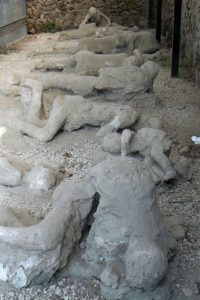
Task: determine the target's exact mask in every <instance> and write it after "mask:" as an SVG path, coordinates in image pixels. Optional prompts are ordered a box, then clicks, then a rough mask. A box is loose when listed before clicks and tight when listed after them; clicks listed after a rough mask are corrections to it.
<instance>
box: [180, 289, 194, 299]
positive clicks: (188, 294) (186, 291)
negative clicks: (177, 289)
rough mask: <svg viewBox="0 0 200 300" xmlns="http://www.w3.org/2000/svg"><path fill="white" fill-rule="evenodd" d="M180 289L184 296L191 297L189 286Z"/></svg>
mask: <svg viewBox="0 0 200 300" xmlns="http://www.w3.org/2000/svg"><path fill="white" fill-rule="evenodd" d="M181 290H182V292H183V294H184V296H186V297H192V294H193V292H192V290H191V289H189V288H182V289H181Z"/></svg>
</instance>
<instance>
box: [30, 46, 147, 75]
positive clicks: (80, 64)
mask: <svg viewBox="0 0 200 300" xmlns="http://www.w3.org/2000/svg"><path fill="white" fill-rule="evenodd" d="M133 54H134V58H132V59H131V58H127V54H125V53H119V54H95V53H93V52H91V51H88V50H81V51H79V52H78V53H76V54H74V55H71V56H70V57H67V58H66V59H65V60H63V59H62V60H61V59H57V60H55V59H54V60H53V61H52V60H50V59H46V60H42V61H40V62H38V63H36V64H35V66H34V69H35V70H42V71H62V70H65V71H68V72H75V73H79V74H80V75H90V76H98V73H99V70H100V69H101V68H105V67H119V66H122V65H123V64H124V63H126V61H128V60H132V61H133V59H134V61H135V65H137V66H141V65H142V64H143V63H144V59H143V57H142V55H141V53H140V51H139V50H137V49H136V50H134V53H133ZM126 58H127V59H126ZM125 59H126V60H125Z"/></svg>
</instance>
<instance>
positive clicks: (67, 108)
mask: <svg viewBox="0 0 200 300" xmlns="http://www.w3.org/2000/svg"><path fill="white" fill-rule="evenodd" d="M21 84H22V85H23V87H24V88H25V87H26V88H28V89H30V90H31V93H30V94H29V95H30V96H29V97H30V98H29V99H28V100H27V97H22V98H21V102H22V103H21V108H22V118H21V119H14V118H8V117H6V116H5V114H4V115H2V116H0V124H1V125H4V126H8V127H11V128H13V129H16V130H18V131H20V132H21V133H23V134H26V135H28V136H30V137H33V138H35V139H37V140H39V141H42V142H48V141H50V140H52V139H53V138H54V136H55V135H56V134H57V132H58V131H59V130H61V129H64V130H66V131H68V132H70V131H72V130H76V129H79V128H81V127H83V126H85V125H91V126H95V127H101V126H102V125H105V124H106V127H105V128H104V127H103V128H102V131H101V136H103V135H105V134H108V133H110V132H113V131H117V130H118V129H125V128H128V127H130V126H131V125H132V124H134V123H135V122H136V120H137V117H138V115H137V113H136V111H135V110H134V109H133V108H132V107H130V106H127V105H121V106H119V105H115V104H107V103H96V102H90V101H89V100H87V99H85V98H83V97H82V96H71V95H65V96H58V97H56V98H55V100H54V102H53V105H52V109H51V112H50V114H49V118H48V119H47V120H45V119H43V120H42V119H41V118H40V115H41V109H42V87H41V84H40V83H39V82H38V81H35V80H31V79H27V80H24V81H23V82H22V83H21ZM103 129H104V130H103Z"/></svg>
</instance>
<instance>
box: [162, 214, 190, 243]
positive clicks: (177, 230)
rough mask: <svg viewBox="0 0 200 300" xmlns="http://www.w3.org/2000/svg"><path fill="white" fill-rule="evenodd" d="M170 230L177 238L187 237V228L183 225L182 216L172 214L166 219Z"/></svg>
mask: <svg viewBox="0 0 200 300" xmlns="http://www.w3.org/2000/svg"><path fill="white" fill-rule="evenodd" d="M165 224H166V227H167V229H168V231H170V232H171V233H172V235H173V236H174V237H175V239H176V240H177V241H178V240H182V239H184V237H185V228H184V226H183V224H184V222H183V218H182V217H181V216H171V217H169V218H167V219H166V220H165Z"/></svg>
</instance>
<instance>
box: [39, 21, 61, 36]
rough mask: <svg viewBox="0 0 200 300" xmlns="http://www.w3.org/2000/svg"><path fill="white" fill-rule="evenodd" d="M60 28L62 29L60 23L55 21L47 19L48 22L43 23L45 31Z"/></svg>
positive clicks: (52, 31) (53, 30)
mask: <svg viewBox="0 0 200 300" xmlns="http://www.w3.org/2000/svg"><path fill="white" fill-rule="evenodd" d="M60 30H61V27H60V25H59V24H58V23H56V22H55V21H50V20H47V21H46V22H44V23H43V31H44V32H51V33H55V32H57V31H60Z"/></svg>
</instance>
